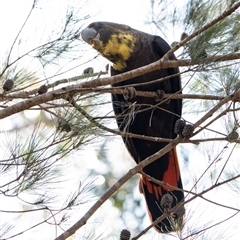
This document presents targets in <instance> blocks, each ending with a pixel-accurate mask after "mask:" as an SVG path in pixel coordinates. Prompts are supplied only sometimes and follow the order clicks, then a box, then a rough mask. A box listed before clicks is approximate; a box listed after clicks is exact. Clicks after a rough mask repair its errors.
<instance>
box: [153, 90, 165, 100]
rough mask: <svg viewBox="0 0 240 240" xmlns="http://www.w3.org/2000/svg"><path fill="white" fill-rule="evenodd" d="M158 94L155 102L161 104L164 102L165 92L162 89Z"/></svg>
mask: <svg viewBox="0 0 240 240" xmlns="http://www.w3.org/2000/svg"><path fill="white" fill-rule="evenodd" d="M156 93H157V97H156V98H155V101H156V102H161V101H162V100H163V97H164V94H165V92H164V91H163V90H161V89H158V90H157V91H156Z"/></svg>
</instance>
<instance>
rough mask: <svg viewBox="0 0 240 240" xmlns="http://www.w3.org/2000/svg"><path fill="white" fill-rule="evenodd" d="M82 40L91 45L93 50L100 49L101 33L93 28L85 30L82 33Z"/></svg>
mask: <svg viewBox="0 0 240 240" xmlns="http://www.w3.org/2000/svg"><path fill="white" fill-rule="evenodd" d="M81 37H82V39H83V40H84V41H85V42H86V43H88V44H90V45H91V46H92V47H93V48H95V49H98V47H99V42H100V39H99V38H100V35H99V33H98V32H97V31H96V30H95V29H93V28H85V29H83V30H82V32H81Z"/></svg>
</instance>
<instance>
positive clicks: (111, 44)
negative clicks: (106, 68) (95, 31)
mask: <svg viewBox="0 0 240 240" xmlns="http://www.w3.org/2000/svg"><path fill="white" fill-rule="evenodd" d="M135 42H136V39H135V38H134V37H133V36H132V35H130V34H126V33H119V34H113V35H112V36H111V38H110V39H109V40H108V42H107V44H106V45H105V46H102V48H101V49H102V51H101V53H102V55H103V56H104V57H106V58H108V59H109V60H110V61H111V60H112V58H114V61H113V63H114V65H113V68H114V69H116V70H123V69H124V68H125V67H126V61H127V60H128V59H129V58H130V56H131V54H132V52H133V50H134V46H135ZM110 58H111V59H110Z"/></svg>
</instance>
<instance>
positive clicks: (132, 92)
mask: <svg viewBox="0 0 240 240" xmlns="http://www.w3.org/2000/svg"><path fill="white" fill-rule="evenodd" d="M125 90H127V91H128V93H126V94H123V97H124V99H125V100H126V101H127V100H128V99H133V98H135V97H136V95H137V91H136V89H135V88H134V87H127V88H125Z"/></svg>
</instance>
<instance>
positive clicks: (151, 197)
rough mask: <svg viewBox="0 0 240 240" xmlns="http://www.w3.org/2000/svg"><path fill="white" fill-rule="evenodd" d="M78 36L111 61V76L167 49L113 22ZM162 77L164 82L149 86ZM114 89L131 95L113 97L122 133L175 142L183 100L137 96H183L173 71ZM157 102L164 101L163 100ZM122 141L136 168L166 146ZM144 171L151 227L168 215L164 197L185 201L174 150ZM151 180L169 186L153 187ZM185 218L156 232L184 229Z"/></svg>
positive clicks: (154, 38)
mask: <svg viewBox="0 0 240 240" xmlns="http://www.w3.org/2000/svg"><path fill="white" fill-rule="evenodd" d="M81 37H82V39H83V40H84V41H85V42H86V43H88V44H89V45H91V46H92V48H94V49H95V50H96V51H98V52H99V53H100V55H102V56H103V57H104V58H106V59H108V60H109V61H110V62H111V64H112V66H111V75H112V76H115V75H118V74H121V73H124V72H128V71H131V70H133V69H137V68H139V67H142V66H145V65H148V64H150V63H153V62H155V61H158V60H159V59H161V58H162V57H163V56H164V55H165V54H166V53H167V52H168V51H169V50H170V46H169V45H168V43H167V42H166V41H165V40H164V39H162V38H161V37H160V36H156V35H151V34H148V33H145V32H142V31H139V30H136V29H134V28H131V27H130V26H127V25H124V24H119V23H113V22H93V23H91V24H90V25H88V26H87V27H86V28H84V29H83V30H82V32H81ZM169 59H170V60H175V59H176V57H175V56H174V54H172V55H171V57H170V58H169ZM163 77H168V79H166V80H164V81H157V82H156V81H155V82H153V83H151V82H152V81H154V80H157V79H161V78H163ZM112 86H113V87H120V88H125V89H128V90H129V93H130V94H129V96H128V97H126V96H124V95H121V94H112V105H113V110H114V113H115V117H116V121H117V125H118V128H119V130H120V131H122V132H127V133H133V134H138V135H142V136H150V137H161V138H168V139H174V138H175V137H176V136H177V135H176V133H174V125H175V122H176V121H177V120H178V119H180V118H181V113H182V100H181V99H174V100H173V99H171V100H168V101H159V99H158V101H157V99H154V98H150V97H142V96H137V94H136V92H137V91H145V92H156V93H158V94H159V92H160V95H161V93H162V94H164V93H173V94H174V93H181V79H180V73H179V69H178V68H177V67H176V68H168V69H160V70H156V71H153V72H150V73H146V74H144V75H142V76H138V77H134V78H132V79H128V80H125V81H123V82H120V83H114V84H112ZM159 98H160V100H162V99H163V98H162V96H159ZM123 141H124V144H125V146H126V148H127V150H128V152H129V153H130V155H131V156H132V158H133V159H134V160H135V162H136V163H137V164H138V163H140V162H141V161H143V160H144V159H146V158H147V157H149V156H151V155H152V154H154V153H156V152H157V151H159V150H160V149H162V148H163V147H165V146H166V145H167V144H168V142H154V141H150V140H146V139H144V138H141V139H140V138H129V137H126V136H124V137H123ZM118 164H119V163H118ZM142 172H143V173H145V174H142V175H141V177H140V182H139V190H140V192H141V193H142V194H143V195H144V198H145V202H146V207H147V212H148V215H149V217H150V220H151V222H154V221H155V220H157V219H158V218H159V217H161V216H162V215H163V214H164V213H166V209H165V208H164V206H163V205H162V204H161V201H162V200H163V196H164V195H166V194H167V195H169V194H170V195H171V196H172V203H170V207H171V208H172V207H175V206H176V205H177V204H179V203H182V202H183V201H184V193H183V191H182V189H183V185H182V179H181V174H180V167H179V161H178V157H177V152H176V148H173V149H172V150H170V151H169V152H168V153H166V154H165V155H163V156H162V157H160V158H158V159H157V160H156V161H154V162H152V163H151V164H149V165H147V166H146V167H144V168H143V169H142ZM147 176H150V178H149V177H147ZM154 179H156V180H159V181H163V182H164V183H167V184H168V185H164V184H159V183H156V182H154ZM171 186H172V188H171ZM183 215H184V214H183ZM183 218H184V216H179V217H176V215H172V217H171V216H170V217H169V216H168V217H166V218H164V219H163V220H161V221H160V222H159V223H157V224H156V225H155V226H154V228H155V230H156V231H157V232H159V233H169V232H173V231H179V230H181V229H182V227H183V222H184V220H183Z"/></svg>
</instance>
